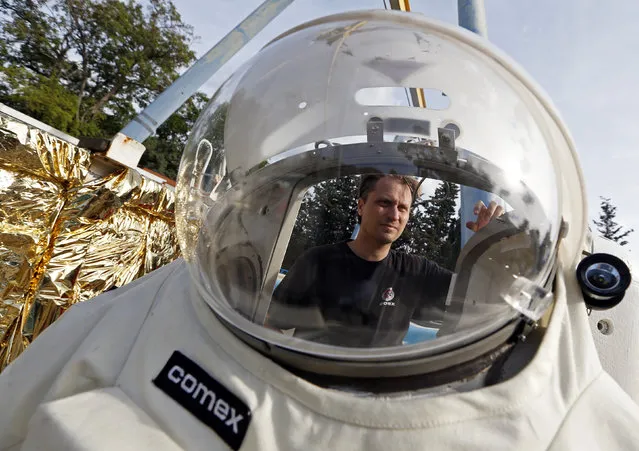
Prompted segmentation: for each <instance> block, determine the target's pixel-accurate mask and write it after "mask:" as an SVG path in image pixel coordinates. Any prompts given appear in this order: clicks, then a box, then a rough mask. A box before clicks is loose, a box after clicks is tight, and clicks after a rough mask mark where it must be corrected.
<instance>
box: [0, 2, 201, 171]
mask: <svg viewBox="0 0 639 451" xmlns="http://www.w3.org/2000/svg"><path fill="white" fill-rule="evenodd" d="M0 10H1V11H2V14H0V42H1V44H0V60H1V61H2V63H1V64H0V102H3V103H5V104H7V105H9V106H11V107H13V108H15V109H17V110H19V111H22V112H23V113H25V114H28V115H30V116H32V117H34V118H36V119H39V120H41V121H43V122H45V123H47V124H49V125H51V126H53V127H55V128H58V129H60V130H62V131H65V132H68V133H70V134H72V135H76V136H79V135H84V136H94V137H97V136H104V137H111V136H113V134H115V133H116V132H117V131H118V130H120V129H121V128H122V126H123V125H124V124H125V123H126V122H127V121H129V120H130V119H131V118H132V117H133V116H134V114H135V113H136V111H137V110H138V109H139V108H141V107H144V106H145V105H146V104H148V102H149V101H150V100H152V99H153V98H155V97H156V96H157V95H158V94H159V93H160V92H161V91H162V90H164V89H165V88H166V87H167V86H168V85H170V83H171V82H172V81H173V80H175V78H177V76H178V71H179V70H180V68H183V67H185V66H186V65H188V64H189V63H190V62H192V61H193V60H194V57H195V55H194V53H193V51H192V50H191V49H190V47H189V46H190V44H191V42H192V41H193V32H192V27H190V26H189V25H187V24H185V23H183V22H182V19H181V17H180V14H179V13H178V12H177V9H176V8H175V6H174V5H173V3H172V2H171V0H148V1H146V2H144V4H143V3H142V2H138V1H135V0H0ZM200 104H201V102H200V100H199V99H195V100H194V101H192V102H191V104H189V105H187V106H186V107H185V108H183V110H182V111H181V112H180V113H178V114H177V116H178V117H173V118H171V119H169V121H167V122H168V124H167V125H166V126H165V127H164V128H163V129H162V130H161V131H158V135H157V137H156V138H158V139H162V137H165V136H166V137H168V139H169V141H170V142H172V143H176V142H181V141H183V137H177V136H176V135H180V134H184V125H185V124H188V123H190V122H189V121H191V117H192V116H193V114H194V113H193V108H194V107H195V106H198V105H200ZM153 146H155V147H156V148H158V147H160V145H159V144H158V143H157V142H156V141H152V142H151V143H150V147H153ZM164 146H165V147H166V146H168V144H164ZM170 153H171V152H169V154H170ZM167 159H170V158H168V157H167ZM168 166H171V167H173V166H175V164H174V163H171V164H168V163H167V167H168ZM172 170H173V169H171V170H169V172H171V171H172Z"/></svg>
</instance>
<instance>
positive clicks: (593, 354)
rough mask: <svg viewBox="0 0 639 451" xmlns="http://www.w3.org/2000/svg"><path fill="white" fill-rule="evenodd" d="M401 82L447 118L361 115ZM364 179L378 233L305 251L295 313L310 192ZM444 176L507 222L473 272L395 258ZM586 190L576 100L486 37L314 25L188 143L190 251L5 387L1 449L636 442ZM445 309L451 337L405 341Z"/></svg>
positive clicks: (381, 107) (218, 108)
mask: <svg viewBox="0 0 639 451" xmlns="http://www.w3.org/2000/svg"><path fill="white" fill-rule="evenodd" d="M379 87H382V88H384V87H391V88H399V89H400V90H402V93H403V90H405V89H412V88H416V87H417V88H432V89H435V90H437V91H438V92H440V93H444V92H445V93H446V98H447V99H450V103H449V105H447V106H446V107H445V108H439V109H438V108H435V107H434V106H433V105H431V106H433V108H415V107H412V106H410V105H406V104H401V105H397V104H395V103H392V102H388V101H380V99H379V98H376V99H373V100H374V102H371V103H367V104H363V103H362V102H360V101H358V95H357V94H358V93H360V92H362V91H363V90H368V89H370V88H379ZM404 99H405V97H404ZM382 100H383V99H382ZM386 100H388V99H386ZM391 100H392V99H391ZM451 123H454V124H456V125H457V131H458V132H459V133H454V134H447V133H448V132H450V131H451V130H450V129H447V128H446V127H447V125H448V124H451ZM324 140H325V141H327V142H330V143H331V144H332V145H331V146H326V147H325V148H318V147H316V146H315V143H318V142H320V141H324ZM371 174H378V175H381V174H387V175H388V174H393V175H394V176H393V177H387V176H384V177H375V178H370V177H368V176H370V175H371ZM357 176H359V177H362V178H364V186H363V193H362V194H363V195H362V196H361V199H359V200H358V211H359V214H360V216H361V218H362V223H361V231H360V235H359V237H358V238H357V239H356V240H354V241H352V242H349V243H346V244H344V243H342V244H339V243H338V244H335V245H333V246H329V247H328V248H320V249H311V250H310V251H309V252H308V253H307V254H306V255H304V256H303V257H301V259H300V258H298V260H300V261H299V262H296V264H295V268H294V269H293V270H292V271H291V273H290V274H289V275H288V276H287V277H286V278H284V281H283V282H282V283H283V285H282V287H281V289H279V290H278V291H277V292H275V299H273V293H274V289H275V284H276V282H277V280H278V275H279V272H280V269H281V268H282V266H283V265H282V263H283V261H284V259H285V254H286V253H287V248H289V246H290V242H291V236H292V233H293V229H294V227H295V226H296V221H297V220H298V218H299V217H300V215H299V212H300V205H301V203H302V199H303V198H304V196H306V194H308V193H309V192H310V193H311V194H312V192H313V190H312V189H311V188H313V187H317V186H324V185H320V184H322V183H324V182H325V181H327V180H336V179H339V180H347V179H348V180H353V179H354V177H357ZM402 177H408V179H404V178H402ZM423 178H427V179H431V180H438V181H442V182H446V183H451V184H456V185H463V186H467V187H471V188H475V189H479V190H482V191H484V192H489V193H491V194H492V195H494V196H496V197H498V198H500V199H502V200H503V201H504V205H505V207H506V209H507V210H508V211H507V212H506V213H504V214H503V215H502V216H501V217H500V218H499V220H494V221H490V223H488V224H485V223H487V222H488V219H490V217H491V216H494V215H496V214H497V213H498V212H497V211H491V210H492V207H493V206H490V208H488V209H485V210H482V212H479V211H478V213H480V215H479V216H480V217H479V218H478V219H477V223H474V224H470V225H469V226H470V228H472V229H474V230H478V229H481V230H479V231H477V233H474V234H473V235H472V236H471V237H470V238H469V240H468V242H467V243H466V244H465V245H464V246H463V248H461V250H460V253H459V257H458V258H457V262H456V264H455V267H454V273H453V274H452V275H451V274H450V273H448V272H447V271H443V270H441V269H439V268H438V267H437V266H435V265H433V264H431V263H429V262H426V261H425V260H422V259H421V258H416V257H414V256H412V255H404V254H399V253H394V252H392V251H390V250H389V249H390V246H391V243H392V242H393V241H394V240H396V239H397V237H398V236H399V235H400V233H401V231H402V230H403V228H404V226H405V225H406V220H407V217H408V214H409V210H410V206H411V201H412V193H411V190H413V188H412V183H413V182H410V181H408V180H412V179H417V180H421V179H423ZM405 180H406V181H408V185H407V184H406V183H405ZM354 190H356V185H353V186H352V191H354ZM348 192H349V193H350V192H351V190H350V189H349V191H348ZM584 192H585V187H584V181H583V178H582V176H581V172H580V169H579V165H578V162H577V157H576V152H575V149H574V146H573V144H572V141H571V139H570V136H569V134H568V132H567V131H566V128H565V126H564V125H563V123H562V121H561V120H560V119H559V116H558V115H557V113H556V111H555V110H554V108H553V107H552V106H551V104H550V103H549V102H548V100H547V99H546V98H545V97H544V96H543V95H542V94H540V92H539V90H538V89H537V88H536V87H535V84H534V83H533V82H531V81H530V80H529V79H528V78H527V77H526V76H525V75H524V74H523V73H522V72H521V71H520V70H519V69H517V68H516V67H515V65H514V63H513V62H512V61H510V60H509V59H508V58H506V57H504V56H502V55H501V54H500V53H499V52H498V51H496V50H495V49H494V48H492V47H491V46H490V45H489V44H488V43H486V42H484V41H483V40H481V39H479V38H478V37H476V36H473V35H471V34H470V33H467V32H464V31H461V30H458V29H456V28H452V27H448V26H445V25H442V24H439V23H437V22H433V21H430V20H428V19H426V18H425V17H423V16H421V15H418V14H415V15H410V14H408V15H406V14H395V13H391V12H386V11H357V12H353V13H346V14H340V15H337V16H331V17H326V18H321V19H317V20H315V21H313V22H309V23H306V24H303V25H300V26H299V27H297V28H295V29H293V30H291V31H289V32H287V33H285V34H283V35H282V36H280V37H278V38H277V39H276V40H274V41H273V42H271V43H269V44H268V45H267V46H266V47H265V48H264V49H262V50H261V51H260V52H259V53H258V54H257V55H255V56H254V57H253V58H252V59H251V60H250V61H249V62H247V63H246V64H245V65H244V66H242V68H241V69H240V70H238V71H237V72H236V73H235V74H234V75H232V76H231V77H230V78H229V79H228V80H227V81H226V82H225V83H224V84H222V85H221V86H220V87H219V89H218V90H217V91H216V94H215V96H214V98H213V99H212V100H211V102H210V104H209V105H208V106H207V108H206V110H205V111H204V112H203V113H202V115H201V117H200V118H199V119H198V121H197V123H196V125H195V127H194V129H193V130H192V132H191V134H190V136H189V142H188V144H187V146H186V148H185V150H184V155H183V157H182V162H181V164H180V173H179V176H178V184H177V189H176V196H177V197H176V215H175V217H176V224H177V231H178V237H179V240H180V247H181V250H182V252H183V255H184V260H179V261H177V262H175V263H172V264H170V265H167V266H165V267H164V268H161V269H159V270H157V271H156V272H154V273H152V274H150V275H148V276H146V277H144V278H141V279H139V280H136V281H134V282H133V283H130V284H127V285H125V286H123V287H121V288H119V289H117V290H114V291H111V292H109V293H105V294H104V295H102V296H100V297H99V298H97V299H94V300H91V301H89V302H86V303H81V304H79V305H74V306H73V307H72V308H71V309H70V310H69V311H68V312H66V313H65V314H64V315H63V316H62V317H61V318H60V319H59V320H58V321H57V322H56V323H55V324H53V325H52V326H51V327H50V328H48V329H47V330H45V331H44V333H43V334H42V335H40V336H39V337H38V338H37V339H36V340H34V342H33V343H32V344H31V345H30V346H29V347H28V348H27V350H26V351H25V352H24V353H23V354H22V355H21V357H20V358H18V359H17V360H16V361H15V362H14V363H12V364H11V365H10V366H9V367H7V368H6V369H5V370H4V371H3V372H2V374H0V449H2V450H5V449H9V450H18V449H22V450H34V449H47V450H80V449H82V450H97V449H100V450H104V449H109V450H111V449H114V450H117V449H153V450H176V449H187V450H200V449H211V450H227V449H232V450H243V451H252V450H260V451H262V450H264V451H276V450H299V449H313V450H342V449H348V450H353V451H373V450H380V451H382V450H383V451H386V450H395V449H398V450H417V449H437V450H471V449H491V450H573V449H575V450H594V449H597V450H636V449H639V427H638V425H639V408H638V407H637V405H636V404H635V402H634V401H633V400H632V399H630V397H629V396H628V395H627V394H626V393H625V392H624V391H623V390H622V389H621V388H620V387H619V385H617V383H616V382H615V381H614V380H613V379H612V378H611V377H610V376H609V375H608V374H607V373H605V372H604V371H603V369H602V365H601V363H600V361H599V358H598V355H597V351H596V348H595V346H594V342H593V337H592V335H591V330H590V327H589V323H588V316H587V308H586V304H585V301H584V295H583V293H582V291H581V289H580V286H579V284H578V281H577V277H576V271H575V268H577V265H578V264H579V262H580V261H581V258H582V255H583V253H584V252H585V251H586V250H587V249H588V248H587V245H586V239H585V237H586V231H587V225H588V224H587V222H588V218H587V210H586V206H585V204H584V201H583V199H584V197H585V195H584ZM495 210H496V208H495ZM421 214H422V210H420V209H415V210H414V211H413V212H412V215H413V216H412V217H413V218H416V217H417V216H418V215H421ZM348 216H349V218H350V219H351V220H353V219H354V214H350V213H349V215H348ZM321 225H322V224H321V221H320V223H317V222H314V223H313V224H312V226H311V227H310V230H309V235H310V234H312V232H313V231H314V230H318V227H320V226H321ZM482 225H485V227H482ZM325 229H329V228H328V227H325ZM322 230H324V229H322ZM333 241H335V240H333ZM310 247H311V246H308V247H307V248H310ZM299 250H300V251H301V250H302V246H300V249H299ZM295 255H299V254H298V253H295ZM391 261H392V262H393V263H392V264H391V263H386V262H391ZM296 273H299V274H296ZM287 279H288V280H287ZM449 279H450V281H449ZM300 281H301V282H300ZM447 286H449V288H448V294H446V301H445V307H443V306H442V299H443V296H444V293H445V292H446V291H447V289H446V287H447ZM301 304H304V305H301ZM393 304H395V305H393ZM296 305H297V308H296ZM305 306H306V307H305ZM308 306H311V307H310V308H309V307H308ZM423 307H424V308H423ZM423 310H425V311H426V312H423ZM442 310H443V311H442ZM429 312H430V313H432V314H433V316H435V317H437V316H439V317H438V318H437V319H438V320H439V321H440V323H441V324H440V326H441V327H440V326H438V327H437V329H438V333H437V335H436V336H435V337H429V339H424V340H416V341H413V342H411V343H407V344H402V343H400V338H401V336H402V334H403V333H404V331H405V330H406V325H407V322H408V321H409V320H410V319H411V317H415V318H419V319H420V321H421V319H423V318H429V319H430V318H432V317H433V316H429V315H428V313H429ZM274 326H275V327H276V328H277V329H279V330H273V327H274ZM11 327H13V326H11ZM290 329H295V330H294V331H293V333H292V334H291V333H288V332H289V331H290ZM411 330H412V329H411ZM282 332H284V333H282ZM409 333H410V331H409ZM407 341H408V340H407ZM0 351H1V350H0Z"/></svg>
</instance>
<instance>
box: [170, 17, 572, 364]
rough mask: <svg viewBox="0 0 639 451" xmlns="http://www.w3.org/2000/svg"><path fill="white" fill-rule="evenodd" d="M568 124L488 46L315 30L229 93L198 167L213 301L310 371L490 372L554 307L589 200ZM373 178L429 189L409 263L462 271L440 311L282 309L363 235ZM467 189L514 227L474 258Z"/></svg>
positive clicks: (300, 31) (183, 207) (449, 32)
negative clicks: (488, 357)
mask: <svg viewBox="0 0 639 451" xmlns="http://www.w3.org/2000/svg"><path fill="white" fill-rule="evenodd" d="M557 122H558V120H557V119H556V117H555V115H554V113H553V111H552V109H551V108H550V107H548V106H547V103H546V102H544V101H543V99H542V98H541V97H540V96H539V94H538V93H537V92H536V90H535V88H534V86H533V85H531V83H530V82H529V81H528V80H527V79H526V78H525V76H523V75H522V74H521V73H520V71H519V70H516V69H513V66H512V63H510V62H509V61H508V60H507V59H505V58H504V57H503V56H501V54H499V53H498V52H496V51H494V50H493V49H491V48H490V47H488V44H486V43H485V42H483V41H481V40H479V39H477V38H474V37H472V36H470V33H466V32H464V31H460V30H457V29H454V28H453V27H448V26H444V25H442V24H439V23H437V22H434V21H431V20H428V19H426V18H424V17H422V16H419V15H406V14H401V13H394V12H385V11H368V12H367V11H359V12H354V13H347V14H340V15H336V16H330V17H327V18H323V19H318V20H315V21H313V22H309V23H306V24H304V25H301V26H299V27H297V28H295V29H293V30H291V31H289V32H287V33H285V34H283V35H281V36H280V37H278V38H277V39H275V40H274V41H272V42H271V43H269V44H268V45H267V46H266V47H265V48H263V49H262V50H261V51H260V52H259V53H258V54H257V55H256V56H255V57H253V58H252V59H251V60H250V61H249V62H247V63H246V64H244V65H243V66H242V67H241V68H240V69H239V70H238V71H237V72H236V73H235V74H234V75H232V76H231V77H230V78H229V79H228V80H227V81H226V82H225V83H223V84H222V86H221V87H220V88H219V89H218V90H217V92H216V94H215V95H214V97H213V99H212V100H211V102H210V103H209V105H208V106H207V108H206V110H205V111H204V112H203V113H202V115H201V117H200V118H199V120H198V121H197V124H196V125H195V128H194V130H193V131H192V133H191V136H190V139H189V142H188V144H187V147H186V149H185V151H184V156H183V158H182V162H181V166H180V171H179V177H178V186H177V194H178V202H177V211H176V220H177V227H178V235H179V239H180V244H181V247H182V250H183V254H184V256H185V258H186V260H187V262H188V266H189V268H190V272H191V275H192V278H193V281H194V284H195V286H196V288H197V291H198V295H199V296H200V297H201V298H203V299H204V300H205V301H206V302H207V303H208V304H209V305H210V307H211V308H212V309H213V311H214V312H215V313H216V315H217V316H218V317H219V318H221V319H222V321H223V322H224V323H225V324H226V325H228V326H229V327H230V328H231V329H232V330H233V331H234V332H235V333H237V334H238V335H240V336H241V337H242V338H243V339H245V340H246V341H247V342H249V343H250V344H252V345H253V346H255V347H257V348H258V349H259V350H260V351H262V352H264V353H268V354H271V355H272V356H273V358H274V359H275V360H278V361H282V362H283V363H285V364H287V365H289V366H293V367H298V368H301V369H303V370H308V371H314V372H319V373H322V372H324V373H327V374H334V375H346V376H351V375H352V376H362V377H384V376H394V375H398V374H400V375H401V374H417V373H420V374H423V373H427V372H430V371H438V370H441V369H442V368H443V367H446V366H451V365H455V364H459V363H463V362H464V361H468V360H470V359H473V358H476V357H477V356H479V355H483V354H485V353H487V352H489V351H490V350H491V349H494V348H497V347H499V346H500V345H502V344H503V343H504V342H506V341H507V340H508V339H509V338H510V337H511V336H512V335H513V333H514V332H515V330H516V329H517V327H518V326H519V325H521V324H522V323H523V322H534V321H536V320H538V319H539V318H540V317H541V316H542V315H543V313H544V311H545V310H546V308H547V307H548V306H549V304H550V303H551V300H552V293H551V287H550V284H549V281H550V280H551V277H552V272H553V267H554V264H555V257H556V253H557V246H558V242H559V240H560V234H561V233H560V232H561V230H562V205H563V204H562V192H566V191H570V189H571V187H570V186H569V187H568V189H566V186H565V185H566V179H562V178H560V175H561V174H560V161H561V159H562V158H563V159H564V160H566V161H570V159H571V158H573V157H572V155H573V154H572V150H571V148H570V144H569V142H570V140H569V139H568V138H565V137H564V135H563V134H562V133H561V130H562V128H561V125H557ZM567 170H568V171H574V168H572V167H571V168H568V169H567ZM371 174H383V175H388V174H392V175H394V176H396V177H397V176H403V177H405V178H406V179H409V180H414V181H415V182H416V183H417V184H419V190H418V192H416V193H415V194H414V196H413V199H412V205H411V211H410V219H409V221H408V224H407V225H406V227H405V229H404V231H403V233H402V235H401V236H400V237H399V238H398V239H397V240H396V241H395V242H394V244H393V248H394V249H395V250H396V252H402V253H404V254H409V255H415V256H417V257H416V258H420V259H428V260H429V261H433V262H435V263H437V264H438V265H440V266H441V267H442V268H445V269H446V270H447V271H449V272H450V278H449V281H448V283H447V286H446V287H445V290H444V293H443V294H441V293H440V295H441V296H440V297H441V299H438V300H432V299H429V296H430V294H429V291H428V290H425V291H423V292H420V291H419V288H416V287H420V286H421V285H419V284H412V285H410V286H408V287H404V288H402V287H400V286H396V287H393V290H394V291H393V297H396V299H395V303H396V304H401V302H402V298H408V297H410V298H411V299H413V300H415V299H417V301H413V302H412V304H411V305H410V306H408V307H406V308H405V309H404V310H405V312H404V313H403V315H404V320H403V321H400V322H396V323H394V324H392V325H388V324H384V318H385V317H386V316H385V313H384V312H385V310H384V308H386V307H388V306H383V305H382V306H380V305H379V304H381V303H382V302H372V303H369V304H368V305H366V306H364V305H359V304H358V305H346V304H348V302H341V303H340V302H338V301H337V300H331V299H320V300H318V299H313V300H311V299H299V300H297V301H296V303H295V305H294V306H291V305H283V304H282V303H281V302H279V301H278V298H277V296H274V292H276V291H277V288H276V287H277V286H278V285H279V284H281V283H284V281H285V280H286V278H287V277H290V276H291V275H290V273H289V272H288V270H290V269H291V267H293V266H294V265H295V262H296V261H297V260H298V259H299V258H300V257H301V256H302V255H303V254H304V252H305V251H308V249H311V248H314V247H315V246H320V245H325V244H330V243H337V242H344V241H346V240H348V239H349V238H351V237H353V236H354V232H356V229H357V227H358V226H357V222H358V217H357V202H358V191H357V190H358V185H359V183H361V181H362V179H363V178H364V177H366V176H369V175H371ZM571 177H572V176H571ZM568 179H570V180H572V179H575V178H574V177H572V178H570V177H568ZM576 180H578V176H577V178H576ZM463 187H469V188H474V189H477V190H481V191H484V192H486V193H489V194H487V195H490V196H491V198H492V199H493V200H495V201H496V202H497V203H498V204H499V205H501V206H502V207H503V209H504V211H505V213H504V214H503V215H502V216H501V217H499V218H497V219H495V220H493V221H491V222H490V223H489V224H488V225H487V226H486V227H484V228H483V229H482V230H480V231H478V232H476V233H473V234H472V236H471V237H470V239H469V240H468V241H467V242H462V241H461V228H463V227H465V224H462V223H461V220H460V218H459V207H460V194H459V192H460V189H462V188H463ZM572 188H575V187H574V186H573V187H572ZM575 189H576V191H577V192H581V191H580V190H581V187H580V186H576V188H575ZM564 197H565V196H564ZM563 202H566V199H563ZM434 216H436V217H437V218H439V219H437V218H434ZM441 218H444V219H443V220H442V219H441ZM330 266H331V265H326V266H325V267H319V268H316V269H315V271H317V278H315V281H316V282H318V281H321V282H320V283H322V284H324V285H327V284H330V277H331V276H330V274H337V273H335V271H336V269H335V268H329V267H330ZM331 271H332V272H331ZM424 277H427V276H426V275H424ZM327 278H328V279H327ZM309 283H313V282H312V281H311V282H309ZM427 283H428V281H427V280H426V284H427ZM376 289H378V290H379V291H380V293H379V296H378V297H380V299H379V300H380V301H383V300H384V299H386V298H388V297H390V293H389V292H387V291H386V290H387V289H388V287H385V286H380V287H377V288H376ZM402 289H404V290H413V291H412V292H411V293H406V292H404V294H403V296H402V295H401V294H402ZM314 290H316V292H317V290H320V291H321V290H322V287H319V288H318V287H315V288H314ZM334 291H335V290H334V289H333V292H334ZM398 294H399V295H398ZM409 294H410V296H408V295H409ZM375 296H377V295H375ZM351 297H352V296H351ZM375 299H377V298H375ZM326 304H331V305H330V308H329V306H328V305H326ZM329 310H330V313H329ZM358 315H362V316H366V318H367V321H357V320H353V316H355V317H357V316H358ZM389 328H391V329H393V328H395V329H394V330H389ZM389 332H392V336H393V337H394V338H393V339H392V340H390V341H389V340H386V341H384V340H379V339H378V338H379V336H378V334H380V333H385V334H387V335H388V333H389Z"/></svg>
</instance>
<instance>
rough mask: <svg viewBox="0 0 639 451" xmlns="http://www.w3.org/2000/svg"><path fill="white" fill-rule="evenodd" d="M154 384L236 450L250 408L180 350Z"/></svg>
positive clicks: (243, 431) (242, 434) (244, 429)
mask: <svg viewBox="0 0 639 451" xmlns="http://www.w3.org/2000/svg"><path fill="white" fill-rule="evenodd" d="M153 383H154V384H155V386H156V387H158V388H159V389H160V390H162V391H163V392H164V393H166V394H167V395H169V396H170V397H171V398H172V399H173V400H175V401H177V403H178V404H180V405H181V406H182V407H184V408H185V409H186V410H188V411H189V412H191V413H192V414H193V415H195V417H196V418H197V419H198V420H200V421H201V422H202V423H204V424H206V425H207V426H208V427H210V428H211V429H213V430H214V431H215V432H216V433H217V435H219V436H220V437H221V438H222V440H224V441H225V442H226V443H227V444H228V445H229V446H230V447H231V448H233V449H234V450H235V451H237V450H238V449H239V448H240V446H241V445H242V441H243V440H244V436H245V435H246V430H247V429H248V425H249V423H250V421H251V411H250V410H249V408H248V406H247V405H246V404H244V402H242V400H241V399H239V398H238V397H237V396H235V395H234V394H233V393H231V392H230V391H228V390H227V389H226V387H224V386H223V385H222V384H220V383H219V382H218V381H216V380H215V379H213V378H212V377H211V376H210V375H209V374H208V373H207V372H206V371H204V370H203V369H202V368H200V366H199V365H198V364H197V363H195V362H193V361H192V360H191V359H189V358H188V357H186V356H185V355H184V354H182V353H181V352H180V351H173V355H171V358H169V361H168V362H166V365H164V368H163V369H162V371H160V374H158V375H157V377H156V378H155V379H153Z"/></svg>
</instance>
